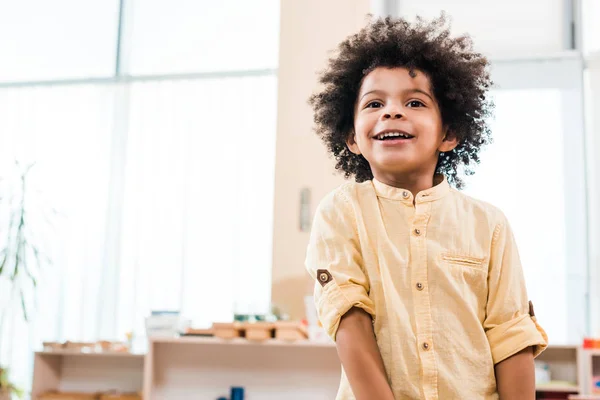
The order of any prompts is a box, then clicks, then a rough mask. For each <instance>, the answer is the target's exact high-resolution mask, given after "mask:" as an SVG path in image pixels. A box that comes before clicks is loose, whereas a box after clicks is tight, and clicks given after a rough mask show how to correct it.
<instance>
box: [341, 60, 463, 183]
mask: <svg viewBox="0 0 600 400" xmlns="http://www.w3.org/2000/svg"><path fill="white" fill-rule="evenodd" d="M414 73H415V74H416V75H415V77H414V78H413V77H411V76H410V74H409V70H408V69H406V68H376V69H374V70H373V71H372V72H371V73H369V74H368V75H367V76H366V77H365V78H364V80H363V83H362V86H361V88H360V91H359V94H358V99H357V105H356V110H355V117H354V134H353V135H352V136H351V137H350V138H349V139H348V142H347V144H348V148H349V149H350V150H351V151H352V152H353V153H355V154H362V155H363V156H364V157H365V158H366V159H367V161H368V162H369V165H370V166H371V170H372V172H373V175H374V176H375V178H378V179H380V180H381V179H382V177H388V178H389V177H396V178H401V177H413V176H419V175H421V174H431V176H433V174H434V173H435V167H436V165H437V160H438V156H439V153H440V152H445V151H450V150H452V149H453V148H454V147H456V145H457V141H456V139H455V138H454V135H447V133H448V132H447V129H446V128H445V127H444V126H443V124H442V116H441V112H440V109H439V107H438V104H437V101H436V100H435V98H434V95H433V93H432V90H431V83H430V81H429V78H428V77H427V76H426V75H425V74H424V73H423V72H421V71H419V70H415V71H414ZM385 135H388V136H389V137H385Z"/></svg>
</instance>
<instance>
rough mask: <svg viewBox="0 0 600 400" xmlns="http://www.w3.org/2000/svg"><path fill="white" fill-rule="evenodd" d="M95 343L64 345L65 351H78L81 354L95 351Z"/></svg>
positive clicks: (68, 343) (67, 343) (69, 343)
mask: <svg viewBox="0 0 600 400" xmlns="http://www.w3.org/2000/svg"><path fill="white" fill-rule="evenodd" d="M96 347H97V343H96V342H71V341H67V342H65V344H64V349H65V350H72V351H80V352H82V353H92V352H95V351H96Z"/></svg>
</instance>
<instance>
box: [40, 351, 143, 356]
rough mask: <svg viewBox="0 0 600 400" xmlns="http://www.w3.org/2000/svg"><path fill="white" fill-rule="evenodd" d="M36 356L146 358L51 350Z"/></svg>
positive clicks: (132, 354) (140, 354) (124, 354)
mask: <svg viewBox="0 0 600 400" xmlns="http://www.w3.org/2000/svg"><path fill="white" fill-rule="evenodd" d="M35 354H36V355H46V356H57V357H58V356H85V357H124V358H144V357H145V356H146V355H145V354H142V353H121V352H82V351H77V350H50V351H37V352H36V353H35Z"/></svg>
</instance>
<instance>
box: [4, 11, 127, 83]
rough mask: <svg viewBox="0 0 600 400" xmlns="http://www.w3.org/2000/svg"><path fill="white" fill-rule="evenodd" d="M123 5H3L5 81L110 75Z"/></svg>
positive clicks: (113, 63) (113, 66)
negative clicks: (120, 8) (120, 11)
mask: <svg viewBox="0 0 600 400" xmlns="http://www.w3.org/2000/svg"><path fill="white" fill-rule="evenodd" d="M118 14H119V1H118V0H105V1H77V0H54V1H43V0H24V1H2V2H0V58H1V59H2V63H0V82H17V81H21V82H22V81H43V80H57V79H73V78H90V77H109V76H111V75H112V74H113V73H114V69H115V62H116V61H115V60H116V57H115V50H116V41H117V31H118V29H117V27H118V22H119V19H118Z"/></svg>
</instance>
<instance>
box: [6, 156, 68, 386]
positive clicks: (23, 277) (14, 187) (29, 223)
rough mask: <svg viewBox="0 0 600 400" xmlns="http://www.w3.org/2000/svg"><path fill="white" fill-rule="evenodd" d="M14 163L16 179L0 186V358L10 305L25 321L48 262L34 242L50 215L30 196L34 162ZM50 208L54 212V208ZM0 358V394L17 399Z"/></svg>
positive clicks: (42, 232) (47, 258)
mask: <svg viewBox="0 0 600 400" xmlns="http://www.w3.org/2000/svg"><path fill="white" fill-rule="evenodd" d="M15 165H16V171H17V172H16V176H15V177H14V178H16V179H11V178H12V177H8V178H5V180H4V182H5V183H6V185H2V192H1V193H0V206H2V208H1V209H0V211H1V213H0V223H1V224H2V226H0V240H2V247H1V248H0V285H3V286H2V287H8V289H9V290H8V291H7V293H8V296H7V297H6V298H4V299H3V300H5V301H4V304H2V306H3V307H2V308H1V309H0V358H1V356H2V336H3V328H4V327H5V322H6V317H7V315H8V314H9V311H10V309H11V306H13V305H15V304H19V305H20V308H21V312H22V315H23V319H24V320H25V321H26V322H29V319H30V315H31V313H30V311H31V308H32V306H31V305H28V303H30V302H31V301H29V302H28V299H32V298H35V292H36V288H37V285H38V277H39V274H40V270H41V269H42V268H43V266H44V264H48V265H49V264H51V260H50V258H49V257H47V256H46V255H44V253H43V251H42V250H41V248H40V244H39V242H38V238H39V235H40V234H41V235H43V236H44V233H45V229H46V227H47V225H50V217H49V216H48V214H47V213H46V212H45V210H44V209H40V207H39V204H36V200H37V199H36V196H33V195H32V193H33V192H34V191H33V190H32V188H31V182H30V179H29V177H30V172H31V170H32V168H33V166H34V164H29V165H27V166H26V167H24V168H22V167H21V165H20V164H19V163H18V162H15ZM4 182H3V183H4ZM35 194H36V195H38V194H39V192H36V193H35ZM37 197H38V198H39V196H37ZM38 203H39V201H38ZM51 211H52V213H53V214H57V213H56V211H55V210H51ZM42 221H43V222H42ZM1 361H2V360H1V359H0V394H3V393H4V394H5V393H7V392H8V393H9V394H10V395H11V396H12V395H16V396H17V397H19V398H21V397H22V395H23V391H22V390H20V389H18V388H17V387H16V386H15V385H13V384H12V383H10V382H9V379H8V369H7V368H5V367H3V366H2V363H1Z"/></svg>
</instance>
